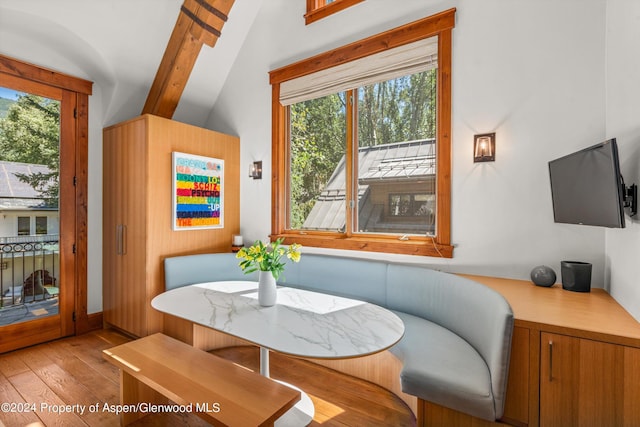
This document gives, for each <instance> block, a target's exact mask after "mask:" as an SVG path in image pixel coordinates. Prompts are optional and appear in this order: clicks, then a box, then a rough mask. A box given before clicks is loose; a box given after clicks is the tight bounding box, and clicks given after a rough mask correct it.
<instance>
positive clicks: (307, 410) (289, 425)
mask: <svg viewBox="0 0 640 427" xmlns="http://www.w3.org/2000/svg"><path fill="white" fill-rule="evenodd" d="M260 373H261V374H262V375H263V376H265V377H268V378H270V375H269V349H268V348H265V347H260ZM274 381H278V382H279V383H280V384H282V385H286V386H287V387H291V388H292V389H294V390H298V391H299V392H300V395H301V396H300V401H299V402H298V403H296V404H295V406H294V407H293V408H291V409H289V410H288V411H287V412H285V414H284V415H283V416H281V417H280V418H278V419H277V420H276V422H275V427H302V426H306V425H309V423H311V421H313V416H314V415H315V413H316V409H315V408H314V407H313V402H312V401H311V398H310V397H309V395H308V394H307V393H305V392H304V391H302V390H300V389H299V388H298V387H296V386H294V385H291V384H289V383H286V382H284V381H280V380H274Z"/></svg>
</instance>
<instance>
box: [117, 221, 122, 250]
mask: <svg viewBox="0 0 640 427" xmlns="http://www.w3.org/2000/svg"><path fill="white" fill-rule="evenodd" d="M116 255H122V225H121V224H118V225H116Z"/></svg>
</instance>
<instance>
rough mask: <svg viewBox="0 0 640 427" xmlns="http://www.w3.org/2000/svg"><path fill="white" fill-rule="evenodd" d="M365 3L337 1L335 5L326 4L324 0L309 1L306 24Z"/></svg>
mask: <svg viewBox="0 0 640 427" xmlns="http://www.w3.org/2000/svg"><path fill="white" fill-rule="evenodd" d="M363 1H364V0H335V1H334V2H333V3H329V4H325V1H323V0H307V13H306V14H305V15H304V20H305V23H306V24H307V25H309V24H311V23H312V22H315V21H318V20H320V19H322V18H326V17H327V16H330V15H333V14H334V13H338V12H340V11H342V10H344V9H346V8H348V7H351V6H353V5H355V4H358V3H361V2H363Z"/></svg>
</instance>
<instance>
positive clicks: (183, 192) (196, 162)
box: [172, 151, 224, 230]
mask: <svg viewBox="0 0 640 427" xmlns="http://www.w3.org/2000/svg"><path fill="white" fill-rule="evenodd" d="M172 164H173V177H174V179H173V229H174V230H197V229H203V228H223V227H224V215H223V214H224V206H223V201H224V197H223V193H224V192H223V190H224V160H221V159H213V158H209V157H202V156H196V155H193V154H185V153H178V152H175V151H174V152H173V162H172Z"/></svg>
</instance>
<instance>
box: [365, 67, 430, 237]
mask: <svg viewBox="0 0 640 427" xmlns="http://www.w3.org/2000/svg"><path fill="white" fill-rule="evenodd" d="M436 71H437V70H436V69H432V70H429V71H425V72H421V73H417V74H413V75H409V76H405V77H400V78H396V79H392V80H388V81H384V82H381V83H376V84H373V85H370V86H366V87H362V88H359V89H358V162H357V170H358V202H357V204H356V210H357V215H355V220H356V224H357V226H356V230H357V231H358V232H361V233H386V234H389V233H390V234H403V235H404V234H418V235H430V236H433V235H435V213H436V200H435V197H436V196H435V194H436V179H435V176H436V142H437V141H436V140H435V135H436V75H437V74H436Z"/></svg>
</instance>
